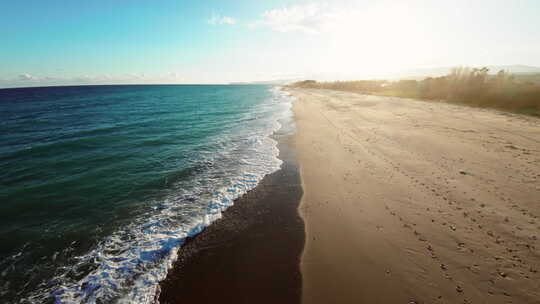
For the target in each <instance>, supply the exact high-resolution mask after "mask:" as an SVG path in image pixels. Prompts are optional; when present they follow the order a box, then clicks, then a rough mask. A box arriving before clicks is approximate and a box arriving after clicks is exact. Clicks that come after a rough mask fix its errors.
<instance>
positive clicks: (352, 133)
mask: <svg viewBox="0 0 540 304" xmlns="http://www.w3.org/2000/svg"><path fill="white" fill-rule="evenodd" d="M289 91H290V92H291V93H292V94H293V95H294V96H296V97H297V99H298V101H297V102H296V103H295V105H294V110H295V117H296V124H297V129H298V130H297V134H296V143H295V146H296V149H297V153H298V160H299V163H300V170H301V175H302V182H303V187H304V193H305V194H304V197H303V200H302V204H301V215H302V217H303V218H304V221H305V224H306V233H307V235H306V247H305V249H304V253H303V256H302V264H301V270H302V274H303V302H304V303H370V304H371V303H540V273H539V271H540V243H539V241H538V238H540V218H539V216H540V120H539V119H536V118H531V117H523V116H519V115H514V114H505V113H500V112H496V111H491V110H481V109H473V108H466V107H460V106H456V105H450V104H444V103H428V102H420V101H412V100H404V99H398V98H387V97H376V96H365V95H357V94H353V93H345V92H335V91H325V90H308V89H289Z"/></svg>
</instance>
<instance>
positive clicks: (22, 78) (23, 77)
mask: <svg viewBox="0 0 540 304" xmlns="http://www.w3.org/2000/svg"><path fill="white" fill-rule="evenodd" d="M18 78H19V80H32V79H35V77H34V76H32V75H30V74H26V73H25V74H21V75H19V76H18Z"/></svg>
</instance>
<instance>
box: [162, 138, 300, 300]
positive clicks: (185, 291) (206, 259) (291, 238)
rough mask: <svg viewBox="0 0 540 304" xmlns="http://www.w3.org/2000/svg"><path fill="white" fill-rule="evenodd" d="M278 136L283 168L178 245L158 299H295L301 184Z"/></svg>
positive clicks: (297, 293) (288, 151)
mask: <svg viewBox="0 0 540 304" xmlns="http://www.w3.org/2000/svg"><path fill="white" fill-rule="evenodd" d="M278 137H279V138H278V140H279V149H280V156H279V158H280V159H282V160H283V161H284V163H283V165H282V169H281V170H279V171H277V172H275V173H273V174H270V175H267V176H266V177H265V178H264V179H263V180H262V181H261V183H259V185H258V186H257V187H256V188H255V189H254V190H252V191H250V192H249V193H247V194H246V195H244V196H242V197H241V198H240V199H238V200H236V201H235V204H234V206H232V207H230V208H229V209H227V210H226V211H225V212H224V214H223V218H222V219H220V220H218V221H216V222H214V223H213V224H212V225H210V226H209V227H207V228H206V229H205V230H204V231H203V232H201V233H200V234H198V235H196V236H195V237H194V238H193V239H191V240H189V241H188V242H187V243H186V244H185V245H184V246H183V247H182V248H181V249H180V250H179V252H178V255H179V256H178V260H177V262H176V263H175V265H174V266H173V268H172V269H171V270H170V271H169V274H168V276H167V278H166V279H165V280H164V281H163V282H162V283H161V284H160V285H161V293H160V295H159V302H160V303H162V304H164V303H272V304H274V303H300V297H301V286H302V281H301V275H300V266H299V265H300V255H301V253H302V248H303V246H304V224H303V222H302V219H301V218H300V216H299V214H298V206H299V203H300V198H301V196H302V188H301V185H300V175H299V172H298V168H297V164H296V161H295V156H294V150H293V149H291V148H290V147H289V146H288V137H287V136H284V135H279V136H278Z"/></svg>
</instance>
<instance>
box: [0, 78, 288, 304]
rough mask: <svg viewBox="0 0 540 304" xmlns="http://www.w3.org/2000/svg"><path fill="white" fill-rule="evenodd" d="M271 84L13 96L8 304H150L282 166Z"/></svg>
mask: <svg viewBox="0 0 540 304" xmlns="http://www.w3.org/2000/svg"><path fill="white" fill-rule="evenodd" d="M291 101H292V100H291V97H290V96H289V95H288V94H287V93H285V92H283V91H282V90H280V89H279V88H278V87H272V86H264V85H221V86H220V85H216V86H210V85H208V86H206V85H200V86H191V85H133V86H131V85H122V86H70V87H45V88H20V89H2V90H0V143H1V145H0V244H1V246H0V299H1V301H0V302H2V303H20V302H22V303H151V302H152V301H153V300H154V295H155V294H156V290H157V288H158V283H159V281H161V280H162V279H164V278H165V276H166V274H167V271H168V269H169V268H170V266H171V264H172V262H173V261H174V260H175V258H176V253H177V250H178V248H180V247H181V246H182V244H183V242H184V241H185V240H186V237H188V236H193V235H196V234H197V233H199V232H200V231H202V229H204V228H205V227H206V226H208V225H209V224H210V223H212V222H213V221H215V220H216V219H219V218H220V216H221V213H222V212H223V211H224V210H225V209H226V208H227V207H229V206H231V205H232V204H233V201H234V199H235V198H238V197H240V196H241V195H242V194H244V193H246V192H247V191H248V190H250V189H252V188H254V187H255V186H256V185H257V183H258V182H259V181H260V180H261V179H262V178H263V177H264V176H265V175H266V174H269V173H272V172H274V171H276V170H278V169H279V168H280V165H281V160H280V159H279V158H278V153H279V151H278V149H277V142H276V141H275V140H274V139H273V138H272V135H273V134H274V132H276V131H277V130H278V129H279V128H280V127H281V125H282V124H286V123H290V120H291V117H292V112H291Z"/></svg>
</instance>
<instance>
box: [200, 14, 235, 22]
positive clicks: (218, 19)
mask: <svg viewBox="0 0 540 304" xmlns="http://www.w3.org/2000/svg"><path fill="white" fill-rule="evenodd" d="M207 22H208V24H211V25H222V24H229V25H233V24H236V20H235V19H234V18H232V17H227V16H221V15H216V14H214V15H212V17H211V18H210V19H208V20H207Z"/></svg>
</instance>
